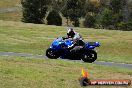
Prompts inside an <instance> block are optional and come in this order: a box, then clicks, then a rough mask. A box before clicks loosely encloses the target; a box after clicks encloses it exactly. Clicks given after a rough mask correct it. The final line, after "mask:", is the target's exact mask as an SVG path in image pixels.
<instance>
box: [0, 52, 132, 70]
mask: <svg viewBox="0 0 132 88" xmlns="http://www.w3.org/2000/svg"><path fill="white" fill-rule="evenodd" d="M0 56H21V57H32V58H47V57H46V56H45V55H33V54H25V53H14V52H0ZM65 60H68V59H65ZM69 61H78V62H82V63H83V61H81V60H69ZM93 64H97V65H105V66H111V67H120V68H128V69H132V64H125V63H114V62H105V61H95V62H94V63H93Z"/></svg>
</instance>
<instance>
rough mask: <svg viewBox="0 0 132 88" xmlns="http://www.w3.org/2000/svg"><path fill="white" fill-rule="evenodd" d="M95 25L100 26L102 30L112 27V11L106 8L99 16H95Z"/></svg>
mask: <svg viewBox="0 0 132 88" xmlns="http://www.w3.org/2000/svg"><path fill="white" fill-rule="evenodd" d="M96 21H97V23H98V24H99V25H102V27H103V28H108V26H109V25H112V24H113V23H112V11H111V10H110V9H108V8H104V10H103V11H102V12H101V14H98V16H97V20H96Z"/></svg>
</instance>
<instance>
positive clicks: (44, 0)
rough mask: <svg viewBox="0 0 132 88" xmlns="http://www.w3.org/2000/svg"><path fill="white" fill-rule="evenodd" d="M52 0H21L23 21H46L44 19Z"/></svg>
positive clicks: (39, 22)
mask: <svg viewBox="0 0 132 88" xmlns="http://www.w3.org/2000/svg"><path fill="white" fill-rule="evenodd" d="M49 3H50V0H21V4H22V7H23V8H22V9H23V18H22V21H23V22H27V23H37V24H41V23H44V22H43V19H44V18H45V14H46V12H47V9H48V4H49Z"/></svg>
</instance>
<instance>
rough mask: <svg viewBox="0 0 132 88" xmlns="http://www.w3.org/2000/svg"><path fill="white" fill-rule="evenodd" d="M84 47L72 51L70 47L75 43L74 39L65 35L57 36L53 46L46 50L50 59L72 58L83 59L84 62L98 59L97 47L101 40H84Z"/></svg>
mask: <svg viewBox="0 0 132 88" xmlns="http://www.w3.org/2000/svg"><path fill="white" fill-rule="evenodd" d="M84 43H85V45H84V46H83V48H82V49H80V50H78V51H77V52H74V53H72V52H71V51H70V49H69V48H68V47H69V46H71V45H72V44H73V40H70V39H64V38H63V37H58V38H56V39H55V40H54V41H53V42H52V44H51V46H50V47H49V48H48V49H47V50H46V56H47V57H48V58H50V59H57V58H61V59H71V60H83V61H84V62H88V63H92V62H94V61H95V60H96V59H97V52H96V51H95V48H96V47H99V46H100V43H99V42H84Z"/></svg>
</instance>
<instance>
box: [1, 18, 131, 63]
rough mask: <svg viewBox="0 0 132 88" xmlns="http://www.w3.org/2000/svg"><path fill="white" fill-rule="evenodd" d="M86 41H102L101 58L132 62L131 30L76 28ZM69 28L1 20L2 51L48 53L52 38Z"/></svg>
mask: <svg viewBox="0 0 132 88" xmlns="http://www.w3.org/2000/svg"><path fill="white" fill-rule="evenodd" d="M75 29H76V31H77V32H79V33H80V34H82V36H83V37H84V39H85V41H99V42H100V43H101V46H100V47H99V48H97V50H98V60H99V61H102V60H103V61H113V62H122V63H132V60H131V57H132V32H131V31H116V30H101V29H89V28H87V29H86V28H75ZM66 32H67V31H66V27H59V26H48V25H44V24H42V25H41V24H40V25H37V24H25V23H21V22H12V21H0V51H1V52H20V53H31V54H45V52H44V51H45V50H46V49H47V48H48V47H49V46H50V44H51V42H52V41H53V39H49V38H56V37H58V36H66Z"/></svg>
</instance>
